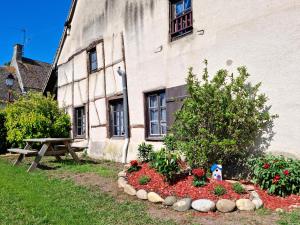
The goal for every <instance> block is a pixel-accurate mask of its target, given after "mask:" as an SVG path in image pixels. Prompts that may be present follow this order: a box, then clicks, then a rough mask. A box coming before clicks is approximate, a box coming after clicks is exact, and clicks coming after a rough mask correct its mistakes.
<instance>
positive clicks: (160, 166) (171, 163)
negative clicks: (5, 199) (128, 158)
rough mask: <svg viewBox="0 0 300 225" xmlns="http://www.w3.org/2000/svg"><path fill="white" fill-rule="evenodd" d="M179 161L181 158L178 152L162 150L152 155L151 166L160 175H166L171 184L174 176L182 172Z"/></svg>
mask: <svg viewBox="0 0 300 225" xmlns="http://www.w3.org/2000/svg"><path fill="white" fill-rule="evenodd" d="M179 160H180V156H179V154H178V153H177V152H173V151H169V150H166V149H165V148H162V149H161V150H160V151H158V152H155V153H153V154H152V157H151V166H152V167H153V168H155V169H156V171H157V172H158V173H160V174H162V175H164V176H165V177H166V180H167V181H168V182H171V181H172V180H173V178H174V175H175V174H176V173H177V172H179V170H180V167H179Z"/></svg>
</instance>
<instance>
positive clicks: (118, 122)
mask: <svg viewBox="0 0 300 225" xmlns="http://www.w3.org/2000/svg"><path fill="white" fill-rule="evenodd" d="M109 105H110V132H111V136H112V137H123V136H124V134H125V129H124V107H123V99H118V100H112V101H110V102H109Z"/></svg>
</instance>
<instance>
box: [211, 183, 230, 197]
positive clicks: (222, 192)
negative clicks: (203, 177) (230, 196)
mask: <svg viewBox="0 0 300 225" xmlns="http://www.w3.org/2000/svg"><path fill="white" fill-rule="evenodd" d="M213 193H214V195H216V196H221V195H225V194H226V193H227V191H226V188H225V187H224V186H222V185H218V186H216V187H215V188H214V191H213Z"/></svg>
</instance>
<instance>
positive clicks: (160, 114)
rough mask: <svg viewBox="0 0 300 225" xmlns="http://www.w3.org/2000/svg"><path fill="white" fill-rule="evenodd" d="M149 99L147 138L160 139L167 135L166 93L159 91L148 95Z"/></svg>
mask: <svg viewBox="0 0 300 225" xmlns="http://www.w3.org/2000/svg"><path fill="white" fill-rule="evenodd" d="M146 99H147V103H146V104H147V105H146V106H147V107H146V110H147V121H146V122H147V128H148V130H147V136H148V138H151V137H152V138H157V137H158V138H160V137H162V136H164V135H165V134H167V107H166V93H165V91H159V92H155V93H150V94H146Z"/></svg>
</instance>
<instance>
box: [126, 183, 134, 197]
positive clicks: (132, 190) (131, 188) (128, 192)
mask: <svg viewBox="0 0 300 225" xmlns="http://www.w3.org/2000/svg"><path fill="white" fill-rule="evenodd" d="M124 192H125V193H126V194H129V195H132V196H135V195H136V190H135V189H134V188H133V187H132V186H131V185H129V184H126V185H125V186H124Z"/></svg>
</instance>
